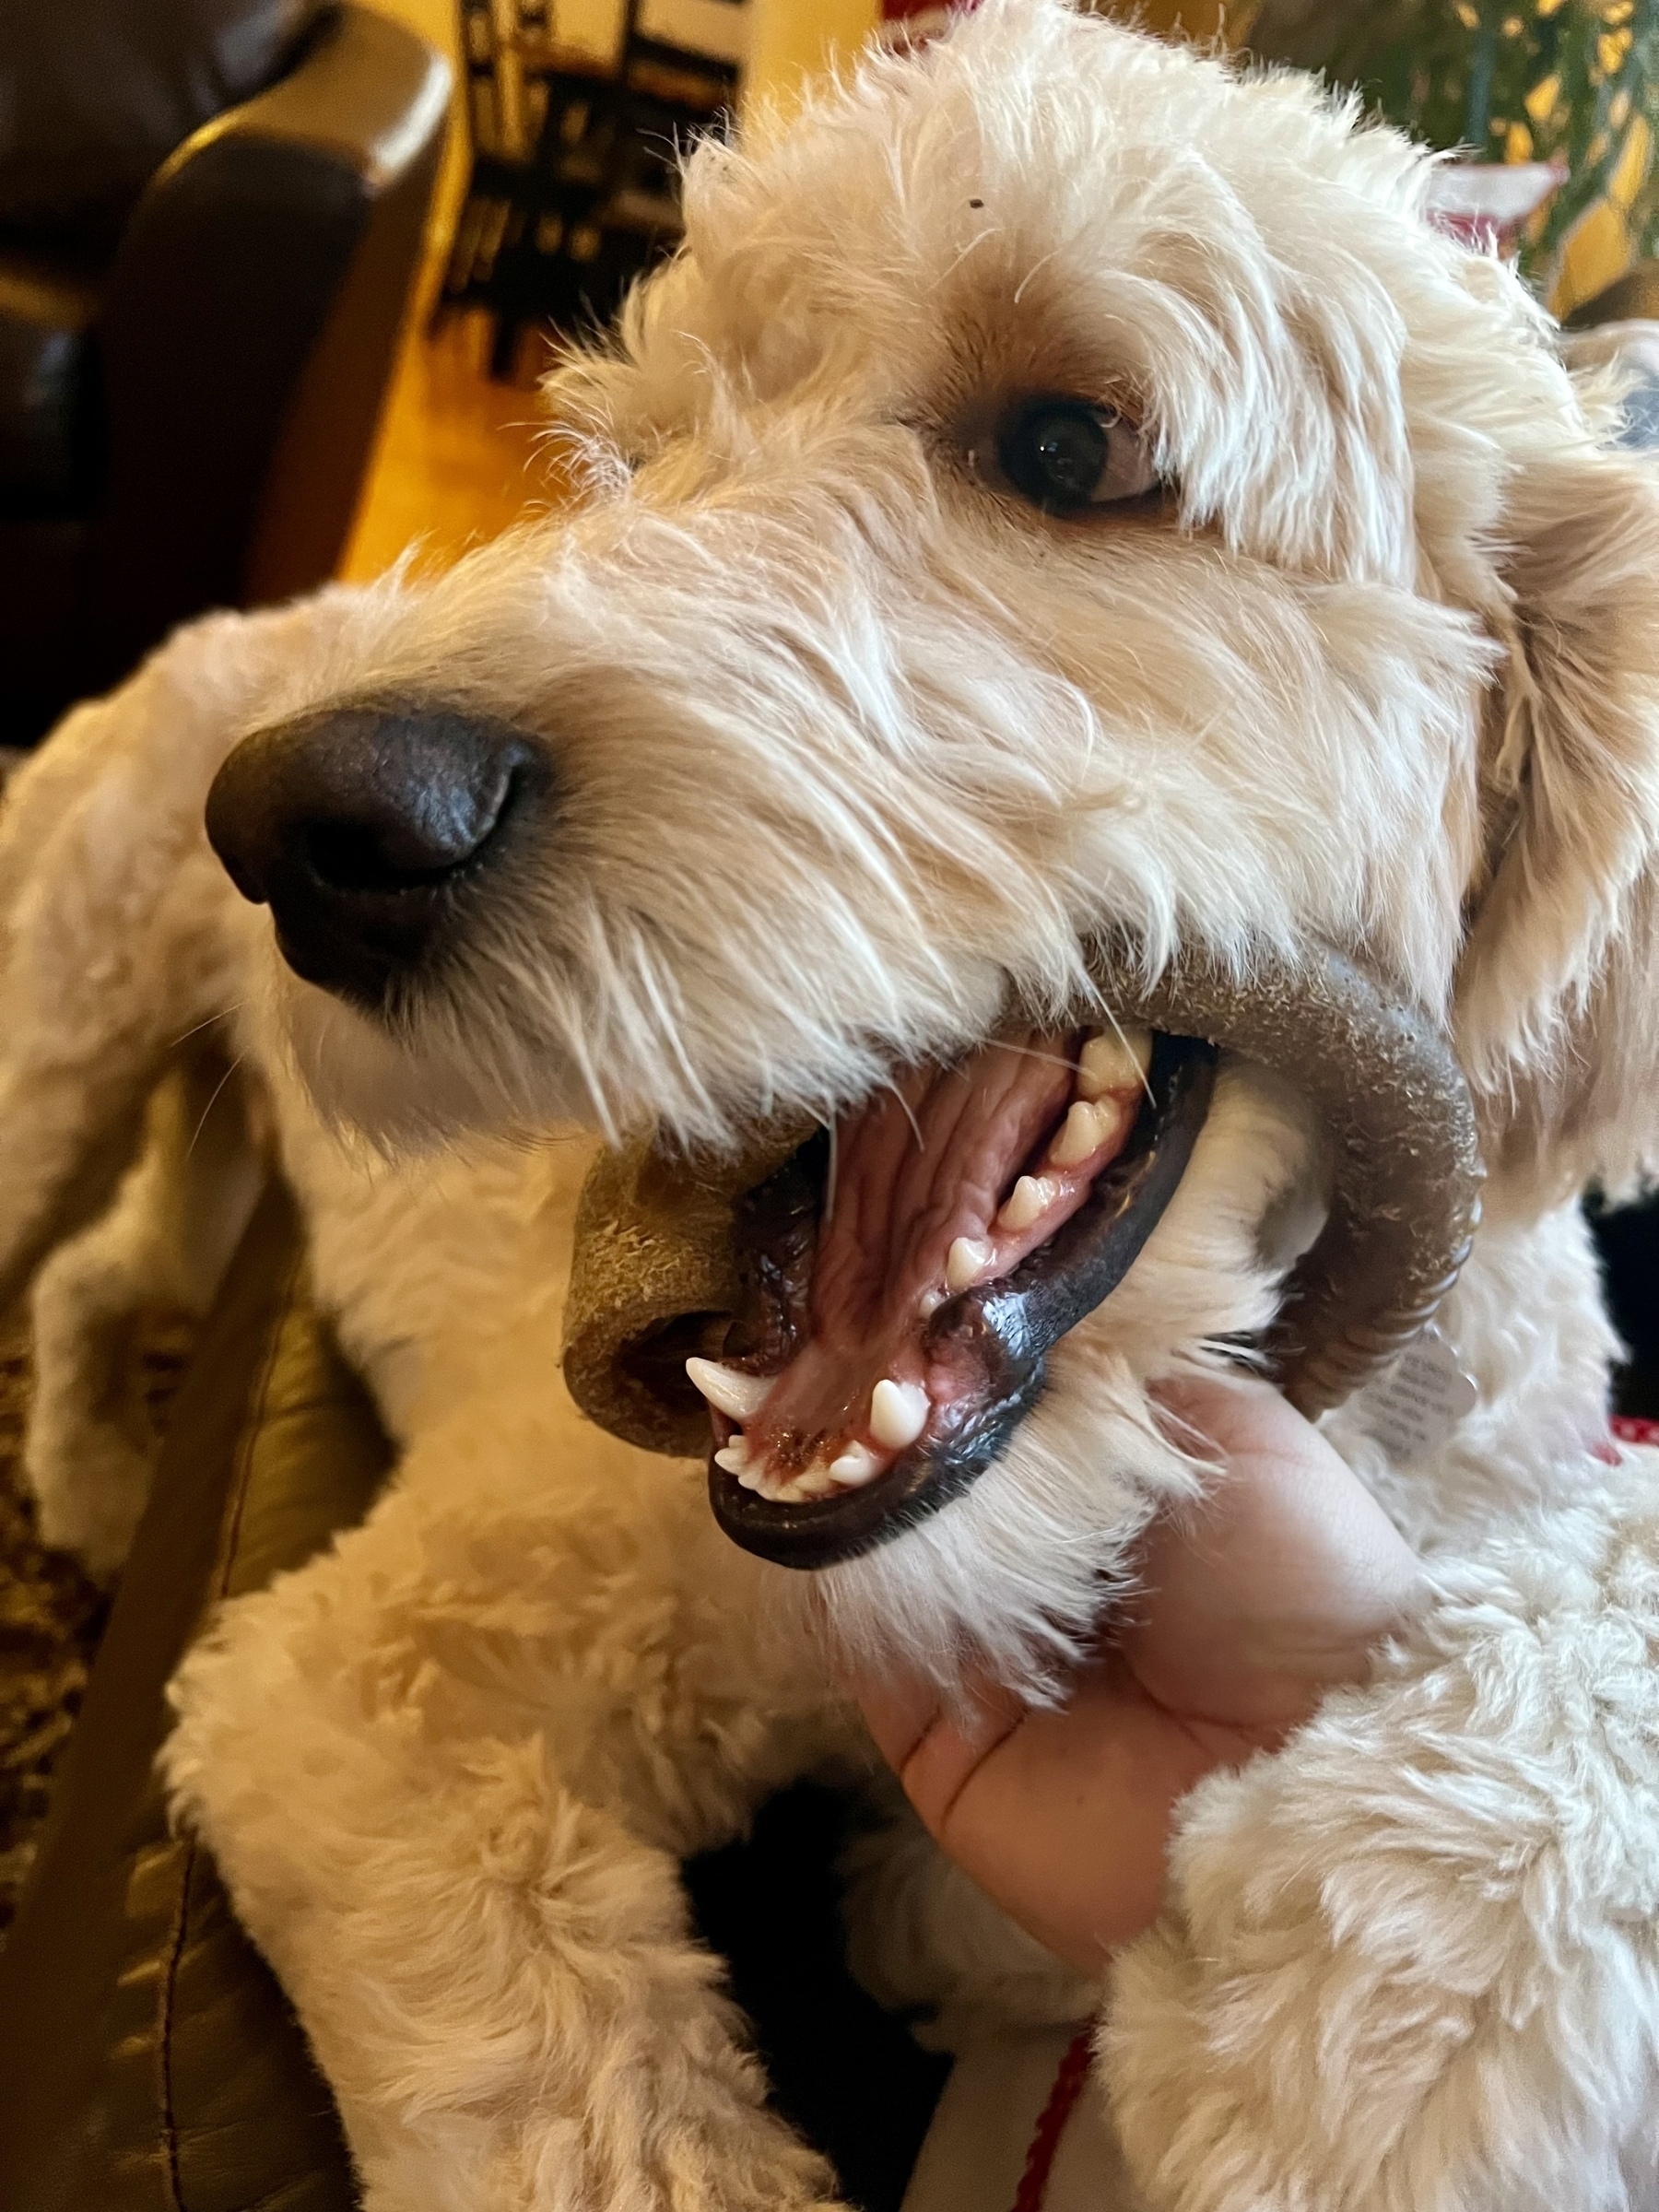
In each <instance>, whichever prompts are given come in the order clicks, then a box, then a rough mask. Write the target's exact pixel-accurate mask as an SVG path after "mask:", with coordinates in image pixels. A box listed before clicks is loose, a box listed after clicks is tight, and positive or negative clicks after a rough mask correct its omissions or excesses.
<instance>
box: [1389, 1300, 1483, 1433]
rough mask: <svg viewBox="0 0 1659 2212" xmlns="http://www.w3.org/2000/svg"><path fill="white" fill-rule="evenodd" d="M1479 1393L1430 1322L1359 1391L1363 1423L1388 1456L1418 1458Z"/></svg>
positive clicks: (1455, 1422)
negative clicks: (1394, 1358) (1420, 1333)
mask: <svg viewBox="0 0 1659 2212" xmlns="http://www.w3.org/2000/svg"><path fill="white" fill-rule="evenodd" d="M1479 1395H1480V1393H1479V1391H1478V1390H1477V1388H1476V1386H1475V1382H1474V1378H1473V1377H1472V1376H1470V1375H1466V1374H1465V1372H1464V1371H1463V1369H1462V1368H1461V1367H1460V1366H1459V1365H1458V1361H1457V1353H1456V1351H1455V1350H1454V1349H1453V1347H1452V1346H1451V1345H1450V1344H1448V1343H1447V1341H1446V1339H1445V1337H1444V1336H1442V1335H1441V1332H1440V1331H1439V1329H1437V1328H1436V1327H1435V1325H1434V1324H1433V1322H1430V1324H1429V1326H1428V1327H1427V1328H1426V1329H1425V1330H1424V1331H1423V1333H1422V1335H1420V1336H1418V1337H1417V1338H1416V1339H1414V1341H1413V1342H1412V1343H1410V1344H1408V1345H1407V1346H1406V1349H1405V1350H1404V1351H1403V1352H1402V1353H1401V1354H1400V1356H1399V1358H1398V1359H1396V1360H1395V1361H1394V1365H1393V1366H1392V1367H1388V1368H1385V1369H1384V1370H1383V1371H1382V1374H1381V1375H1379V1376H1378V1378H1377V1380H1376V1381H1375V1382H1373V1383H1372V1384H1371V1387H1370V1389H1369V1390H1368V1391H1367V1392H1366V1394H1365V1424H1366V1427H1367V1428H1368V1429H1369V1430H1371V1434H1372V1435H1373V1436H1374V1437H1375V1438H1376V1440H1377V1441H1378V1442H1379V1443H1380V1444H1381V1445H1382V1449H1383V1450H1384V1451H1385V1452H1386V1453H1388V1456H1389V1457H1390V1459H1394V1460H1399V1461H1402V1462H1409V1461H1411V1460H1414V1459H1424V1458H1426V1457H1427V1456H1428V1454H1429V1453H1430V1452H1433V1451H1436V1450H1438V1449H1439V1447H1440V1446H1441V1444H1443V1443H1444V1442H1445V1441H1446V1439H1447V1437H1449V1436H1450V1435H1451V1433H1452V1431H1453V1429H1455V1428H1456V1426H1457V1424H1458V1422H1459V1421H1461V1420H1462V1419H1463V1418H1464V1416H1465V1413H1467V1412H1468V1411H1469V1409H1470V1407H1471V1406H1473V1405H1474V1403H1475V1401H1476V1399H1477V1397H1478V1396H1479Z"/></svg>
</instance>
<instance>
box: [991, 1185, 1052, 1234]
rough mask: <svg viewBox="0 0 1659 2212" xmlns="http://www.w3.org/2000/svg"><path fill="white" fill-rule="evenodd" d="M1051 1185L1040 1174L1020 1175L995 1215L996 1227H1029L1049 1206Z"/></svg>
mask: <svg viewBox="0 0 1659 2212" xmlns="http://www.w3.org/2000/svg"><path fill="white" fill-rule="evenodd" d="M1053 1195H1054V1192H1053V1185H1052V1184H1051V1183H1050V1182H1047V1181H1046V1180H1045V1179H1044V1178H1043V1177H1042V1176H1041V1175H1022V1176H1021V1177H1020V1179H1019V1181H1018V1182H1017V1183H1016V1184H1015V1185H1014V1188H1013V1189H1012V1191H1010V1192H1009V1194H1008V1196H1007V1198H1006V1201H1005V1202H1004V1205H1003V1208H1002V1211H1001V1212H1000V1213H999V1214H998V1215H997V1217H996V1226H997V1228H998V1229H1012V1230H1022V1229H1030V1226H1031V1224H1032V1222H1033V1221H1035V1220H1036V1219H1037V1218H1038V1217H1039V1215H1041V1213H1042V1212H1043V1211H1044V1210H1045V1208H1046V1207H1047V1206H1049V1204H1050V1202H1051V1201H1052V1200H1053Z"/></svg>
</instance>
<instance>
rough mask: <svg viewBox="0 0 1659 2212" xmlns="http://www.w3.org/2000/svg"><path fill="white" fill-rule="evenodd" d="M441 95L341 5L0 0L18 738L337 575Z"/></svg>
mask: <svg viewBox="0 0 1659 2212" xmlns="http://www.w3.org/2000/svg"><path fill="white" fill-rule="evenodd" d="M449 84H450V72H449V67H448V65H447V63H446V62H445V61H444V60H443V59H442V57H441V55H439V54H438V53H435V52H434V51H433V50H432V49H431V48H430V47H429V46H428V45H427V44H426V43H425V42H424V41H422V40H420V39H418V38H417V37H415V36H414V34H413V33H412V32H410V31H408V30H406V29H403V28H402V27H401V26H400V25H398V24H396V23H394V22H392V21H390V20H389V19H388V18H384V17H382V16H379V15H376V14H374V13H372V12H371V10H369V9H368V8H364V7H359V6H354V5H349V4H347V5H342V6H329V5H320V4H319V0H147V5H144V6H133V5H131V0H52V4H51V6H41V5H40V0H0V744H12V745H20V744H29V743H31V742H32V741H33V740H34V739H35V738H37V737H38V736H40V735H41V734H42V733H43V732H44V731H45V730H46V729H47V728H48V727H49V726H50V724H51V723H52V722H53V720H54V719H55V717H56V716H57V715H58V714H59V713H60V712H62V710H63V709H64V708H65V706H66V705H67V704H68V703H69V702H70V701H71V700H74V699H76V698H78V697H81V696H83V695H85V694H86V693H88V692H92V691H97V690H100V689H102V688H105V687H106V686H108V685H109V684H111V683H113V682H115V681H116V680H117V679H118V678H119V677H122V676H123V675H124V673H125V672H126V671H127V670H128V669H129V668H130V667H131V666H132V665H133V664H134V662H135V660H137V659H138V658H139V657H140V656H141V655H142V654H143V653H145V652H147V650H148V649H149V647H150V646H152V645H153V644H155V643H156V642H158V641H159V639H161V638H162V637H163V636H165V635H166V633H167V632H168V631H169V630H170V629H172V628H173V626H174V625H175V624H176V623H178V622H180V621H182V620H184V619H186V618H188V617H190V616H192V615H194V614H197V613H200V612H201V611H203V610H204V609H206V608H207V607H211V606H252V605H257V604H260V603H262V602H266V601H270V600H274V599H280V598H284V597H287V596H288V595H289V594H292V593H294V592H297V591H300V590H304V589H306V588H308V587H310V586H312V585H313V584H316V583H320V582H323V581H324V579H326V577H327V576H328V575H329V574H330V573H331V572H332V571H333V569H334V566H335V561H336V559H337V558H338V555H339V552H340V549H341V547H342V545H343V544H344V541H345V537H346V533H347V528H348V526H349V524H350V521H351V514H352V510H353V507H354V505H355V503H356V499H357V494H358V489H359V483H360V480H361V477H362V473H363V467H364V464H365V462H366V460H367V457H368V453H369V448H370V443H371V439H372V436H373V430H374V424H375V419H376V417H377V415H378V412H379V407H380V402H381V398H382V393H383V390H384V386H385V382H386V377H387V372H388V370H389V367H390V364H391V359H392V354H393V348H394V343H395V340H396V335H397V331H398V326H399V324H400V322H401V319H402V314H403V310H404V305H405V301H406V297H407V294H408V291H409V288H410V283H411V279H412V277H413V275H414V272H415V269H416V267H417V265H418V257H419V252H420V241H421V232H422V227H423V224H424V220H425V216H426V211H427V207H428V205H429V199H430V196H431V189H432V183H433V180H434V177H435V175H436V171H437V164H438V160H439V156H440V153H441V147H442V139H443V132H444V125H445V120H446V116H447V110H448V95H449ZM248 95H251V97H250V96H248ZM231 101H234V103H235V104H229V102H231ZM181 128H182V132H183V133H184V134H187V135H183V136H182V143H180V142H179V140H178V138H176V137H172V136H171V134H172V133H174V132H177V131H180V130H181ZM158 163H159V167H158V166H157V164H158ZM152 171H153V173H151V172H152Z"/></svg>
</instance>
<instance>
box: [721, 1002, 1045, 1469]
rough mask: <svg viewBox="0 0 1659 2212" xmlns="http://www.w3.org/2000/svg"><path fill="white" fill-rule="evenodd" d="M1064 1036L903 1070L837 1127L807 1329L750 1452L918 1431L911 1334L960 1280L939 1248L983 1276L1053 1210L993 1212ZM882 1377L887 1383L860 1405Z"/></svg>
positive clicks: (774, 1457)
mask: <svg viewBox="0 0 1659 2212" xmlns="http://www.w3.org/2000/svg"><path fill="white" fill-rule="evenodd" d="M1076 1043H1077V1040H1076V1038H1075V1037H1074V1036H1072V1035H1070V1034H1068V1033H1062V1034H1059V1035H1042V1034H1036V1035H1033V1036H1030V1037H1029V1038H1027V1039H1024V1040H1022V1041H1020V1042H1019V1043H1018V1044H995V1045H987V1046H985V1047H983V1048H982V1050H981V1051H980V1052H978V1053H975V1054H974V1055H973V1056H972V1058H971V1059H970V1060H968V1061H965V1062H964V1063H962V1064H961V1065H959V1066H956V1067H953V1068H949V1069H943V1068H922V1069H917V1070H915V1071H914V1072H912V1074H910V1075H908V1076H906V1077H903V1078H902V1079H901V1081H900V1083H899V1085H898V1086H897V1088H895V1089H893V1090H891V1091H888V1092H884V1093H883V1094H882V1095H881V1096H880V1097H879V1098H878V1099H877V1100H875V1101H874V1102H872V1103H871V1104H870V1105H868V1106H865V1107H864V1108H862V1109H861V1110H860V1111H859V1112H856V1113H854V1114H851V1115H849V1116H847V1117H846V1118H845V1119H844V1120H843V1121H842V1122H841V1124H839V1125H838V1127H837V1129H836V1133H835V1156H834V1168H833V1171H832V1178H833V1180H832V1186H831V1188H830V1191H829V1192H827V1194H826V1219H825V1222H824V1225H823V1227H822V1229H821V1230H820V1232H819V1236H818V1255H817V1259H816V1262H815V1265H814V1268H813V1277H812V1300H811V1335H810V1337H809V1339H808V1341H807V1342H806V1345H804V1346H803V1347H802V1349H801V1350H800V1352H799V1353H798V1354H797V1355H796V1357H795V1358H794V1359H793V1360H792V1361H791V1362H790V1365H789V1366H788V1367H787V1368H786V1369H785V1370H784V1371H783V1373H782V1375H781V1376H780V1377H779V1379H778V1381H777V1382H776V1384H775V1385H774V1386H773V1388H772V1390H771V1393H770V1394H769V1395H768V1397H767V1399H766V1402H765V1405H764V1406H763V1407H762V1409H761V1410H760V1411H759V1414H758V1415H757V1416H756V1417H755V1418H753V1419H752V1420H751V1421H750V1422H749V1423H748V1424H747V1433H748V1438H749V1444H750V1448H751V1450H752V1451H755V1452H757V1453H764V1454H766V1455H767V1456H768V1457H769V1458H770V1459H771V1461H772V1462H773V1464H774V1465H777V1466H779V1467H780V1468H787V1467H790V1466H792V1465H794V1466H800V1465H806V1463H807V1462H808V1461H809V1460H811V1459H812V1458H813V1457H814V1456H821V1455H822V1452H823V1448H824V1447H825V1446H826V1445H828V1447H829V1448H830V1450H831V1451H833V1449H834V1448H835V1447H836V1446H837V1445H838V1444H840V1443H842V1442H844V1441H849V1440H863V1448H865V1450H874V1451H876V1452H877V1453H879V1452H881V1451H882V1450H883V1449H885V1450H886V1451H888V1452H889V1453H890V1452H892V1451H896V1450H901V1449H903V1448H904V1446H905V1445H906V1444H908V1443H910V1442H912V1441H914V1438H913V1437H911V1436H907V1435H904V1434H903V1430H904V1429H905V1427H906V1425H907V1424H908V1423H910V1422H912V1421H914V1422H915V1423H917V1424H918V1433H919V1432H920V1424H921V1423H923V1422H924V1420H925V1418H927V1416H926V1412H925V1410H924V1407H925V1406H926V1405H927V1404H928V1403H929V1401H928V1400H927V1398H926V1392H927V1390H928V1388H929V1378H928V1377H927V1376H926V1375H925V1374H924V1359H923V1352H922V1331H923V1328H924V1325H925V1324H926V1321H927V1319H928V1317H929V1315H930V1314H931V1313H932V1312H935V1310H936V1309H937V1307H938V1306H939V1305H940V1304H942V1303H943V1301H944V1300H945V1299H946V1298H947V1296H948V1295H950V1292H951V1290H952V1289H958V1288H964V1287H965V1285H964V1283H963V1282H962V1281H961V1280H960V1279H957V1280H955V1281H952V1280H951V1272H952V1271H951V1264H950V1263H951V1256H952V1248H953V1246H959V1241H961V1240H966V1241H967V1244H968V1246H971V1247H977V1248H979V1250H980V1252H981V1253H982V1265H981V1266H980V1268H979V1270H978V1279H984V1278H986V1277H989V1275H991V1274H992V1273H1001V1272H1004V1271H1005V1270H1006V1267H1007V1266H1008V1265H1012V1264H1014V1263H1015V1262H1016V1261H1017V1260H1018V1258H1019V1257H1020V1256H1022V1251H1021V1248H1022V1247H1024V1248H1026V1249H1029V1248H1030V1245H1031V1244H1034V1243H1036V1242H1037V1241H1040V1239H1041V1236H1042V1235H1046V1234H1052V1233H1053V1228H1054V1226H1055V1223H1056V1220H1057V1218H1059V1214H1058V1213H1057V1212H1056V1209H1055V1206H1054V1205H1053V1204H1052V1203H1051V1204H1050V1205H1049V1206H1047V1207H1045V1208H1044V1215H1043V1218H1042V1220H1041V1222H1038V1221H1037V1220H1035V1219H1033V1221H1032V1222H1031V1223H1030V1225H1029V1230H1028V1231H1027V1232H1025V1233H1022V1232H1020V1231H1019V1230H1015V1229H1011V1228H1009V1227H1008V1226H1007V1225H1006V1223H1005V1224H1003V1225H1001V1226H998V1225H997V1221H996V1216H997V1210H998V1207H999V1206H1001V1205H1002V1204H1003V1202H1004V1200H1005V1199H1006V1197H1007V1196H1008V1194H1009V1192H1010V1190H1011V1188H1012V1186H1013V1184H1014V1182H1015V1180H1016V1178H1017V1177H1018V1174H1019V1172H1020V1170H1021V1169H1022V1167H1023V1166H1024V1165H1025V1164H1026V1163H1027V1161H1028V1160H1030V1159H1032V1158H1033V1157H1034V1156H1035V1155H1036V1154H1037V1153H1038V1152H1039V1150H1040V1148H1041V1146H1042V1145H1043V1144H1044V1142H1045V1141H1046V1140H1047V1139H1048V1138H1049V1136H1050V1135H1052V1134H1053V1131H1054V1129H1055V1127H1056V1126H1057V1124H1059V1122H1060V1120H1061V1118H1062V1116H1063V1114H1064V1112H1065V1105H1066V1101H1067V1100H1068V1099H1069V1097H1070V1095H1071V1090H1072V1083H1073V1077H1074V1072H1075V1063H1076ZM1085 1187H1086V1186H1085ZM1082 1195H1083V1191H1081V1190H1080V1191H1079V1192H1078V1202H1079V1203H1080V1201H1081V1197H1082ZM1017 1210H1018V1209H1017ZM1065 1210H1069V1207H1067V1208H1065ZM968 1256H969V1255H968V1253H967V1252H966V1250H965V1249H963V1248H960V1246H959V1254H958V1265H957V1274H958V1277H960V1276H961V1274H962V1272H963V1270H964V1268H965V1266H966V1264H967V1258H968ZM882 1382H888V1383H891V1384H892V1385H894V1386H896V1394H894V1393H889V1394H888V1395H887V1397H886V1398H885V1399H884V1400H883V1402H882V1403H881V1404H879V1405H877V1406H876V1407H875V1412H874V1416H873V1414H872V1401H873V1395H874V1394H875V1392H876V1389H877V1384H880V1383H882ZM935 1401H936V1391H935ZM907 1407H908V1408H909V1410H908V1412H907V1411H906V1408H907ZM884 1430H886V1433H883V1431H884Z"/></svg>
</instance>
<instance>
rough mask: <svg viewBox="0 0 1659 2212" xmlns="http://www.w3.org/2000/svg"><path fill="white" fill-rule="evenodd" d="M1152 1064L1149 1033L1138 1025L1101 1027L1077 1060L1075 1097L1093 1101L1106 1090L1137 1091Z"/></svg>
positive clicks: (1150, 1034)
mask: <svg viewBox="0 0 1659 2212" xmlns="http://www.w3.org/2000/svg"><path fill="white" fill-rule="evenodd" d="M1151 1065H1152V1032H1151V1030H1144V1029H1140V1028H1135V1029H1128V1030H1124V1033H1123V1035H1122V1036H1121V1037H1120V1036H1119V1034H1118V1032H1117V1031H1116V1030H1101V1031H1100V1035H1099V1036H1098V1037H1091V1038H1090V1039H1089V1041H1088V1043H1087V1044H1086V1045H1085V1046H1084V1047H1083V1050H1082V1053H1081V1054H1080V1055H1079V1058H1078V1063H1077V1096H1078V1097H1079V1098H1080V1099H1087V1100H1095V1099H1098V1098H1101V1097H1103V1096H1104V1095H1105V1093H1106V1092H1107V1091H1109V1090H1138V1089H1139V1088H1140V1087H1141V1085H1142V1084H1143V1083H1144V1082H1145V1081H1146V1079H1147V1068H1149V1067H1150V1066H1151Z"/></svg>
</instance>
